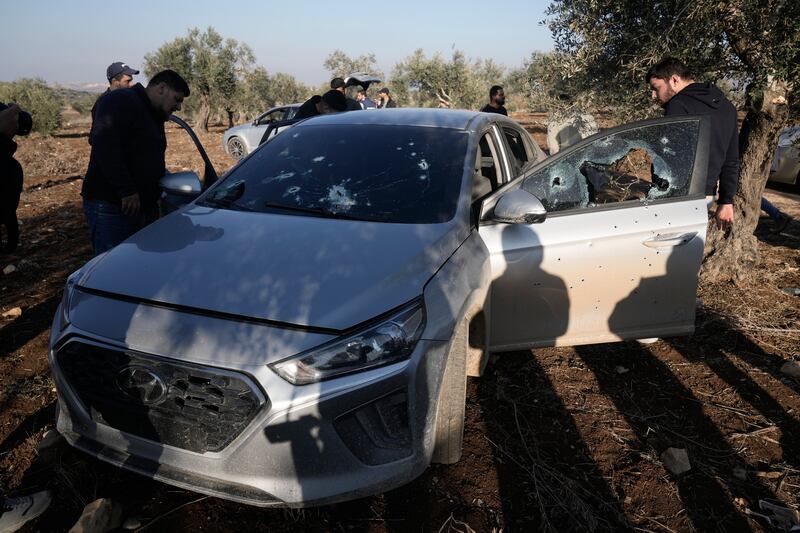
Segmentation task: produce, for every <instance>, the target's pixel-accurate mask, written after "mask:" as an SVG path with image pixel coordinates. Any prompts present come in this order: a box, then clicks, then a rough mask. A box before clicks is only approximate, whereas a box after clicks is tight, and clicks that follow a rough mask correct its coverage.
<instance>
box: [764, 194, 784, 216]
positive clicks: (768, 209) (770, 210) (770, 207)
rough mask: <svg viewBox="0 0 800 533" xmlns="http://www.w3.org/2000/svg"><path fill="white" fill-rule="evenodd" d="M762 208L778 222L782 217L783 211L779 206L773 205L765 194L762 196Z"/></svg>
mask: <svg viewBox="0 0 800 533" xmlns="http://www.w3.org/2000/svg"><path fill="white" fill-rule="evenodd" d="M761 210H762V211H764V212H765V213H766V214H768V215H769V218H771V219H772V220H774V221H776V222H777V221H778V220H779V219H780V218H781V212H780V211H779V210H778V208H777V207H775V206H774V205H772V203H771V202H770V201H769V200H767V199H766V198H764V197H763V196H762V197H761Z"/></svg>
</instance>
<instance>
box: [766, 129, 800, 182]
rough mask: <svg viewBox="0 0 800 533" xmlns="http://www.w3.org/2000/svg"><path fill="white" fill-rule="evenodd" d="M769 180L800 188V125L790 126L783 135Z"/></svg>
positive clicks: (779, 140)
mask: <svg viewBox="0 0 800 533" xmlns="http://www.w3.org/2000/svg"><path fill="white" fill-rule="evenodd" d="M769 180H770V181H772V182H777V183H789V184H794V185H795V186H800V125H796V126H790V127H788V128H786V129H785V130H783V133H781V136H780V139H778V149H777V150H775V156H774V157H773V159H772V168H770V170H769Z"/></svg>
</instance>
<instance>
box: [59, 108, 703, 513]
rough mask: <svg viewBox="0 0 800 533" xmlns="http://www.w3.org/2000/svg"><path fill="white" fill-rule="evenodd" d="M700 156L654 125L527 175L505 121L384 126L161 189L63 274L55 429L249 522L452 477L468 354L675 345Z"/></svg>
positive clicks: (518, 140) (366, 125) (538, 156)
mask: <svg viewBox="0 0 800 533" xmlns="http://www.w3.org/2000/svg"><path fill="white" fill-rule="evenodd" d="M708 139H709V121H708V118H707V117H692V116H682V117H665V118H660V119H655V120H650V121H644V122H638V123H634V124H626V125H624V126H620V127H617V128H614V129H611V130H608V131H605V132H602V133H600V134H597V135H594V136H592V137H589V138H587V139H584V140H582V141H580V142H578V143H577V144H574V145H572V146H570V147H568V148H566V149H565V150H563V151H561V152H559V153H558V154H557V155H555V156H552V157H549V158H545V157H544V155H543V153H542V151H541V150H540V149H539V148H538V146H536V144H535V143H534V142H533V140H532V139H531V137H530V136H529V135H528V133H527V132H526V131H525V130H523V129H522V128H521V127H520V126H519V125H518V124H517V123H516V122H514V121H513V120H511V119H509V118H507V117H505V116H502V115H497V114H487V113H478V112H471V111H457V110H442V109H387V110H384V111H381V112H379V113H378V112H375V113H361V112H349V113H334V114H328V115H323V116H317V117H312V118H309V119H306V120H303V121H301V122H299V123H297V124H295V125H294V126H293V127H292V129H291V130H290V131H285V132H284V133H283V134H281V135H277V136H275V137H273V138H271V139H270V140H268V141H267V142H265V143H264V144H263V145H262V146H261V147H260V148H258V149H257V150H256V151H255V152H254V153H253V154H251V155H250V156H249V157H248V158H247V159H245V160H244V161H242V162H241V163H240V164H239V165H237V166H234V167H233V168H232V169H231V170H230V171H229V172H228V173H227V174H226V175H225V176H223V177H222V178H221V179H220V180H219V181H218V182H217V183H215V184H214V185H212V186H211V187H210V188H208V189H207V190H206V191H205V192H203V193H201V192H200V191H201V187H200V185H199V179H198V178H197V177H196V176H195V179H194V182H195V183H194V184H193V185H189V184H187V181H188V178H189V177H190V176H189V175H188V174H187V173H182V174H180V175H170V176H167V177H166V178H165V179H164V180H163V181H162V184H165V188H166V189H167V191H166V192H168V193H169V192H170V189H172V188H174V189H176V191H175V192H176V193H177V194H175V195H174V198H176V199H180V198H181V194H184V193H185V194H191V191H194V192H193V194H194V195H195V196H194V197H195V198H196V199H194V200H193V201H192V200H191V199H188V198H187V199H186V201H187V204H186V205H185V206H184V207H181V208H178V209H177V210H176V211H174V212H172V213H171V214H169V215H167V216H165V217H163V218H161V219H159V220H158V221H156V222H154V223H153V224H151V225H150V226H148V227H146V228H144V229H143V230H142V231H140V232H139V233H137V234H135V235H134V236H133V237H131V238H130V239H128V240H127V241H125V242H123V243H122V244H120V245H119V246H117V247H116V248H114V249H112V250H111V251H109V252H107V253H106V254H102V255H100V256H97V257H96V258H94V259H92V260H91V261H90V262H89V263H87V264H86V265H84V267H82V268H81V269H80V270H78V271H77V272H75V273H74V274H72V275H71V276H70V277H69V279H68V280H67V285H66V288H65V291H64V295H63V299H62V301H61V304H60V305H59V307H58V308H57V310H56V315H55V317H54V321H53V326H52V329H51V338H50V350H49V362H50V365H51V368H52V375H53V379H54V381H55V383H56V388H57V390H58V397H59V401H58V414H57V427H58V431H59V432H60V433H61V434H63V435H64V437H65V438H66V439H67V441H68V442H69V443H70V444H71V445H72V446H75V447H76V448H79V449H81V450H83V451H85V452H87V453H89V454H91V455H93V456H96V457H97V458H99V459H102V460H104V461H107V462H110V463H112V464H116V465H119V466H120V467H122V468H126V469H129V470H132V471H135V472H138V473H140V474H143V475H146V476H149V477H152V478H154V479H158V480H161V481H164V482H166V483H171V484H174V485H176V486H179V487H183V488H186V489H190V490H194V491H197V492H202V493H206V494H210V495H214V496H218V497H221V498H226V499H230V500H234V501H238V502H242V503H248V504H252V505H260V506H295V507H296V506H308V505H320V504H325V503H331V502H336V501H342V500H348V499H353V498H360V497H363V496H366V495H369V494H374V493H379V492H384V491H387V490H389V489H392V488H395V487H398V486H400V485H403V484H405V483H407V482H409V481H411V480H412V479H414V478H416V477H417V476H419V475H420V474H421V473H422V472H423V471H424V470H425V469H426V468H427V467H428V465H429V464H430V463H431V462H438V463H454V462H456V461H458V460H459V458H460V455H461V448H462V436H463V429H464V413H465V395H466V384H467V377H468V376H475V377H479V376H480V375H481V374H482V373H483V371H484V367H485V365H486V362H487V358H488V354H489V353H490V352H503V351H511V350H519V349H528V348H532V347H538V346H554V345H557V346H566V345H579V344H590V343H600V342H613V341H617V340H620V339H641V338H650V337H664V336H670V335H682V334H689V333H691V332H692V331H693V330H694V320H695V301H696V300H695V297H696V289H697V276H698V272H699V269H700V262H701V259H702V254H703V245H704V241H705V232H706V226H707V222H708V217H707V211H706V203H705V192H704V191H705V174H704V173H705V170H706V168H707V161H708V153H707V149H708V148H707V147H708ZM376 140H378V141H379V142H376ZM365 146H369V149H368V150H365V149H364V147H365ZM170 183H172V184H170ZM198 195H199V196H198Z"/></svg>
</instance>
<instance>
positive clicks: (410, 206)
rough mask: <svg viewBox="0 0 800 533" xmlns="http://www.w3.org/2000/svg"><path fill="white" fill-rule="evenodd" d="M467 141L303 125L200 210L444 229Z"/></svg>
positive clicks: (444, 132) (426, 133)
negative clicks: (441, 224) (437, 225)
mask: <svg viewBox="0 0 800 533" xmlns="http://www.w3.org/2000/svg"><path fill="white" fill-rule="evenodd" d="M467 139H468V135H467V134H466V133H465V132H462V131H458V130H452V129H442V128H428V127H409V126H388V125H352V126H332V125H321V126H315V125H311V124H309V125H301V126H297V127H294V128H290V129H287V130H285V131H283V132H282V133H280V135H277V136H276V137H274V138H273V139H272V140H270V141H269V142H267V143H266V144H264V145H263V146H262V147H261V148H260V149H259V150H258V151H257V152H255V153H254V154H253V155H252V156H251V157H250V158H248V159H247V160H245V161H244V162H242V163H241V164H240V165H239V166H238V167H236V168H235V169H234V170H232V171H231V173H230V174H229V175H228V176H227V178H226V179H225V181H224V182H222V183H220V184H219V185H218V186H217V187H214V189H213V190H212V191H210V192H209V194H208V195H205V196H204V197H203V199H201V200H200V202H199V203H201V204H205V205H212V206H214V207H221V208H223V209H225V208H227V209H239V210H246V211H257V212H286V213H288V214H297V215H301V216H331V215H333V216H336V217H337V218H352V219H360V220H371V221H379V222H397V223H417V224H420V223H438V222H446V221H448V220H450V219H451V218H453V216H454V215H455V211H456V207H457V204H458V196H459V192H460V188H461V177H462V175H463V171H464V158H465V155H466V151H467ZM284 207H285V209H283V208H284Z"/></svg>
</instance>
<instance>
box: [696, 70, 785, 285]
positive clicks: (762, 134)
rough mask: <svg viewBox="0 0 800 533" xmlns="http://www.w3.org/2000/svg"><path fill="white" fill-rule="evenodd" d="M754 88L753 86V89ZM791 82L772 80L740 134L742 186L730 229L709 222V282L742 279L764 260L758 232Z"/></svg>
mask: <svg viewBox="0 0 800 533" xmlns="http://www.w3.org/2000/svg"><path fill="white" fill-rule="evenodd" d="M748 91H749V89H748ZM788 96H789V94H788V90H787V88H786V85H785V84H783V83H779V82H774V81H770V82H769V83H768V85H767V87H766V89H765V90H764V93H763V98H759V100H760V102H759V103H758V104H756V105H752V106H751V107H750V109H749V110H748V112H747V116H746V117H745V119H744V123H743V124H742V130H741V132H740V136H739V147H740V150H742V151H741V153H740V154H739V190H738V192H737V193H736V196H735V197H734V199H733V213H734V215H733V216H734V219H733V228H732V229H731V230H730V231H729V232H725V231H722V230H719V229H717V227H716V225H715V223H714V221H713V220H712V221H711V222H710V223H709V227H708V238H707V240H706V249H705V257H704V258H703V266H702V269H701V272H700V273H701V276H702V278H703V279H704V280H706V281H730V280H733V281H738V280H741V279H742V278H743V277H744V276H745V275H746V274H747V272H748V271H750V270H752V268H753V267H755V266H756V264H758V259H759V257H758V241H757V239H756V237H755V235H753V233H754V232H755V229H756V225H757V224H758V218H759V215H760V213H761V195H762V194H763V192H764V186H765V185H766V183H767V178H769V169H770V165H771V163H772V155H773V153H774V151H775V147H776V146H777V142H778V136H779V135H780V133H781V131H783V129H784V128H785V127H786V124H787V122H788V118H789V106H788V105H787V100H788Z"/></svg>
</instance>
